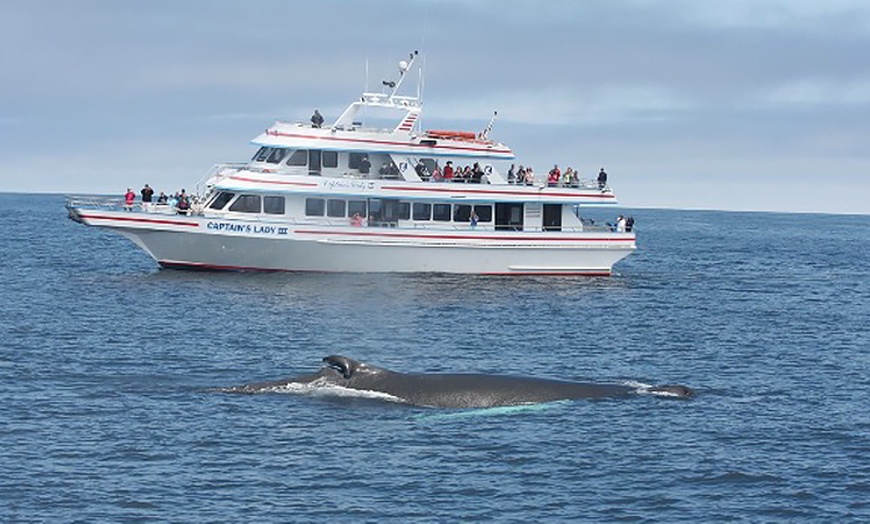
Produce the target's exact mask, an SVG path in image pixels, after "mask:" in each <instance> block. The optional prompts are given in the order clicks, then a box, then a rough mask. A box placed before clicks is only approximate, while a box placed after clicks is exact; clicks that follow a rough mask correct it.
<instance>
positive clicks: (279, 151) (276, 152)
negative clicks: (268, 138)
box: [266, 147, 287, 164]
mask: <svg viewBox="0 0 870 524" xmlns="http://www.w3.org/2000/svg"><path fill="white" fill-rule="evenodd" d="M286 154H287V150H286V149H283V148H280V147H276V148H275V149H273V150H272V153H271V154H270V155H269V158H267V159H266V162H268V163H270V164H280V163H281V160H282V159H283V158H284V155H286Z"/></svg>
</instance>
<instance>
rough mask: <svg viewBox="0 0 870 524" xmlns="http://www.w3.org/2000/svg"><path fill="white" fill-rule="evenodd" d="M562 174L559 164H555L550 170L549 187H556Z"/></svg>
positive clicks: (548, 176)
mask: <svg viewBox="0 0 870 524" xmlns="http://www.w3.org/2000/svg"><path fill="white" fill-rule="evenodd" d="M561 176H562V171H560V170H559V164H554V165H553V169H551V170H550V173H549V174H548V175H547V185H548V186H549V187H556V186H558V185H559V178H561Z"/></svg>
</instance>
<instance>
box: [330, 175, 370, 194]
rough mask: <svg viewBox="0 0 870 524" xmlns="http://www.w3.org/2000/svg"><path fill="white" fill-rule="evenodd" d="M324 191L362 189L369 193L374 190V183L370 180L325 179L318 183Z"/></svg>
mask: <svg viewBox="0 0 870 524" xmlns="http://www.w3.org/2000/svg"><path fill="white" fill-rule="evenodd" d="M320 185H321V187H323V188H324V189H362V190H366V191H370V190H373V189H375V183H374V182H372V181H370V180H348V179H346V178H327V179H325V180H321V181H320Z"/></svg>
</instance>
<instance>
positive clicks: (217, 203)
mask: <svg viewBox="0 0 870 524" xmlns="http://www.w3.org/2000/svg"><path fill="white" fill-rule="evenodd" d="M234 196H236V194H235V193H227V192H224V191H221V192H220V193H219V194H218V196H217V198H215V199H214V201H212V203H211V205H210V206H208V207H209V209H223V208H224V206H225V205H227V203H228V202H229V201H230V200H232V199H233V197H234Z"/></svg>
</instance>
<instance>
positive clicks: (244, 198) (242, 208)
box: [230, 195, 260, 213]
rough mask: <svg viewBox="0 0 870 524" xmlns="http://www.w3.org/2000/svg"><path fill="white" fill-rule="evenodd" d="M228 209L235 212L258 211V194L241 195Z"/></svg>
mask: <svg viewBox="0 0 870 524" xmlns="http://www.w3.org/2000/svg"><path fill="white" fill-rule="evenodd" d="M230 211H235V212H236V213H259V212H260V195H241V196H239V198H237V199H236V201H235V202H233V203H232V205H231V206H230Z"/></svg>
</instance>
